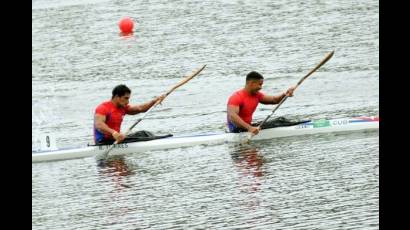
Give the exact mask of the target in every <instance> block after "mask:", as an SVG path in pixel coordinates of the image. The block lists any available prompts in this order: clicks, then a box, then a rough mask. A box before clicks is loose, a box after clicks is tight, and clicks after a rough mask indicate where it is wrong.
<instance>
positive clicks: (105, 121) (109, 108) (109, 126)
mask: <svg viewBox="0 0 410 230" xmlns="http://www.w3.org/2000/svg"><path fill="white" fill-rule="evenodd" d="M130 96H131V90H130V89H129V88H128V87H127V86H125V85H118V86H116V87H115V88H114V89H113V90H112V97H111V100H109V101H105V102H103V103H101V104H100V105H98V106H97V108H96V109H95V114H94V141H95V144H112V143H113V142H114V141H118V143H120V142H122V141H123V140H124V139H125V138H126V136H125V135H124V134H123V133H121V131H120V130H121V123H122V120H123V118H124V116H125V114H129V115H134V114H138V113H143V112H146V111H148V110H149V109H150V108H151V107H152V106H153V105H154V104H155V102H157V100H162V99H164V98H165V95H161V96H159V97H156V98H154V99H153V100H151V101H149V102H147V103H144V104H140V105H129V100H130Z"/></svg>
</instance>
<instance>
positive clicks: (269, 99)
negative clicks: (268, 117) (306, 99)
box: [260, 93, 286, 105]
mask: <svg viewBox="0 0 410 230" xmlns="http://www.w3.org/2000/svg"><path fill="white" fill-rule="evenodd" d="M285 95H286V94H285V93H281V94H278V95H275V96H271V95H265V96H264V97H263V98H262V100H260V103H262V104H265V105H269V104H271V105H274V104H278V103H279V102H280V101H281V100H282V99H283V98H284V97H285Z"/></svg>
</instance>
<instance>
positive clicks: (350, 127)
mask: <svg viewBox="0 0 410 230" xmlns="http://www.w3.org/2000/svg"><path fill="white" fill-rule="evenodd" d="M378 128H379V120H378V118H376V119H374V118H370V117H363V118H345V119H332V120H320V121H312V122H309V123H303V124H299V125H295V126H287V127H278V128H271V129H263V130H261V131H260V132H259V134H258V135H256V136H254V137H253V138H252V141H253V140H255V141H256V140H266V139H272V138H278V137H288V136H299V135H308V134H316V133H329V132H344V131H357V130H370V129H378ZM248 138H249V134H248V133H215V134H205V135H196V136H185V137H184V136H181V137H169V138H163V139H157V140H151V141H142V142H134V143H124V144H119V145H116V146H115V147H114V148H113V149H112V150H111V151H110V155H125V154H130V153H138V152H145V151H149V150H161V149H171V148H181V147H189V146H195V145H204V144H206V145H214V144H222V143H228V142H242V141H244V140H247V139H248ZM109 147H110V146H109V145H106V146H88V147H84V148H74V149H61V150H55V151H43V152H41V151H40V152H32V157H31V161H32V162H43V161H56V160H67V159H75V158H84V157H90V156H96V155H98V154H100V153H103V152H104V151H105V150H106V149H108V148H109Z"/></svg>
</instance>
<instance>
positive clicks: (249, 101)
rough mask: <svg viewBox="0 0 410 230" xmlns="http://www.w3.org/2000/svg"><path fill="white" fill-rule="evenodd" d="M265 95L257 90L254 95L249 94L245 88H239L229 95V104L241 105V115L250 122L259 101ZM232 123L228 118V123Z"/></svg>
mask: <svg viewBox="0 0 410 230" xmlns="http://www.w3.org/2000/svg"><path fill="white" fill-rule="evenodd" d="M264 96H265V95H264V94H263V93H261V92H257V93H256V94H254V95H252V94H249V93H248V92H247V91H246V90H245V89H241V90H238V91H236V92H234V93H233V94H232V95H231V97H229V100H228V105H233V106H239V117H240V118H242V120H243V121H245V122H246V123H248V124H251V122H252V115H253V113H254V112H255V110H256V107H257V106H258V104H259V101H260V100H262V98H263V97H264ZM229 123H231V122H230V121H229V119H228V124H229Z"/></svg>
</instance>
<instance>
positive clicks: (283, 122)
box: [252, 117, 310, 129]
mask: <svg viewBox="0 0 410 230" xmlns="http://www.w3.org/2000/svg"><path fill="white" fill-rule="evenodd" d="M261 122H262V121H259V122H256V123H255V124H252V125H253V126H259V124H260V123H261ZM306 122H310V120H302V121H300V120H299V121H291V120H289V119H287V118H284V117H278V118H275V119H272V120H268V121H266V122H264V123H263V124H262V127H261V129H270V128H276V127H286V126H293V125H299V124H303V123H306Z"/></svg>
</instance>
